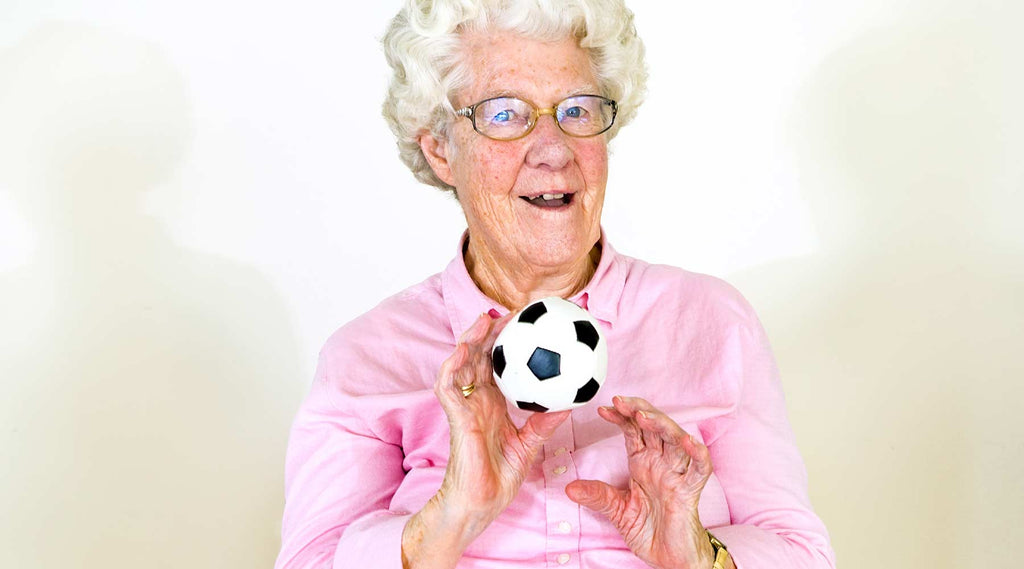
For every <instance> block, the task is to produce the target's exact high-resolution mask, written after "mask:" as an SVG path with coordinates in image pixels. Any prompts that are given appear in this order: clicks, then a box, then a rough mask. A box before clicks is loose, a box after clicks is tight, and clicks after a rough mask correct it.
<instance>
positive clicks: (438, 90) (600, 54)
mask: <svg viewBox="0 0 1024 569" xmlns="http://www.w3.org/2000/svg"><path fill="white" fill-rule="evenodd" d="M488 30H505V31H512V32H515V33H518V34H520V35H522V36H523V37H527V38H530V39H536V40H541V41H559V40H562V39H565V38H575V39H576V42H577V44H578V45H579V46H580V47H581V48H583V49H585V50H587V52H588V53H589V55H590V61H591V63H592V65H593V67H594V75H595V76H596V77H597V79H598V82H599V86H600V88H601V90H602V93H600V94H601V95H604V96H606V97H608V98H610V99H614V100H615V101H616V102H617V103H618V115H617V116H616V118H615V124H614V126H612V128H611V129H610V130H609V131H608V132H607V133H606V134H605V135H606V136H607V137H608V139H609V140H610V139H611V138H612V137H614V136H615V134H616V133H617V132H618V130H619V129H620V128H622V127H623V126H625V125H626V124H627V123H629V122H630V120H632V119H633V117H634V116H635V115H636V111H637V108H638V107H639V106H640V103H641V102H642V101H643V97H644V91H645V88H646V84H647V67H646V65H645V64H644V46H643V42H641V41H640V38H639V36H637V33H636V27H635V26H634V25H633V12H631V11H630V10H629V8H627V7H626V5H625V3H624V2H623V0H407V1H406V3H405V5H404V6H403V7H402V9H401V10H400V11H399V12H398V14H397V15H396V16H395V17H394V19H392V20H391V24H390V25H389V26H388V29H387V32H386V33H385V35H384V38H383V39H382V40H381V42H382V43H383V45H384V54H385V56H386V57H387V60H388V64H389V65H390V66H391V70H392V75H391V82H390V84H389V86H388V91H387V96H386V98H385V100H384V108H383V114H384V118H385V119H386V120H387V122H388V125H389V126H390V127H391V130H392V132H394V133H395V137H396V138H397V139H398V140H397V142H398V152H399V155H400V157H401V159H402V162H404V163H405V165H406V166H408V167H409V169H410V170H412V173H413V175H415V176H416V178H417V179H418V180H419V181H421V182H423V183H425V184H429V185H432V186H437V187H439V188H441V189H442V190H448V191H453V190H454V189H455V188H453V187H452V186H450V185H448V184H446V183H445V182H443V181H442V180H441V179H440V178H438V177H437V176H436V175H435V174H434V171H433V170H432V169H431V168H430V165H429V164H428V163H427V159H426V157H424V156H423V152H422V151H421V150H420V146H419V142H418V139H419V136H420V135H421V134H423V133H426V132H430V133H432V134H433V135H434V136H437V137H438V138H445V135H446V133H447V128H448V126H449V125H450V124H451V121H452V119H453V118H454V117H455V115H454V113H455V108H454V107H453V105H452V100H453V99H454V96H455V93H456V91H457V90H458V89H459V88H461V87H464V86H466V85H467V84H468V83H469V80H470V78H469V71H468V65H467V63H466V62H465V61H463V59H462V58H461V51H460V35H461V34H462V33H464V32H469V31H488Z"/></svg>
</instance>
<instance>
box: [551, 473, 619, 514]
mask: <svg viewBox="0 0 1024 569" xmlns="http://www.w3.org/2000/svg"><path fill="white" fill-rule="evenodd" d="M565 495H566V496H568V497H569V499H570V500H572V501H573V502H576V503H577V504H579V505H581V506H584V507H586V508H589V509H591V510H593V511H595V512H597V513H599V514H601V515H602V516H604V517H606V518H608V519H610V520H612V521H613V522H614V521H616V519H617V518H618V515H619V513H620V512H621V511H622V510H623V507H624V506H625V503H626V496H625V493H624V492H623V491H621V490H617V489H615V488H613V487H611V486H609V485H608V484H605V483H604V482H601V481H600V480H574V481H572V482H570V483H569V484H568V485H567V486H566V487H565Z"/></svg>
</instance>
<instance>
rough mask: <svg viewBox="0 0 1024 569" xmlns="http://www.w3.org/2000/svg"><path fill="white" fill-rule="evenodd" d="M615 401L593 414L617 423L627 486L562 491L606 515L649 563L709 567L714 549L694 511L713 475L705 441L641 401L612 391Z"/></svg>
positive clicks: (676, 568) (586, 484) (678, 568)
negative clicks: (623, 445)
mask: <svg viewBox="0 0 1024 569" xmlns="http://www.w3.org/2000/svg"><path fill="white" fill-rule="evenodd" d="M612 403H613V406H611V407H600V408H599V409H598V414H599V415H600V416H601V418H602V419H604V420H606V421H608V422H610V423H614V424H615V425H618V426H619V428H620V429H622V433H623V435H624V437H625V439H626V454H627V455H628V460H629V483H628V485H627V487H626V488H625V489H618V488H614V487H612V486H609V485H608V484H606V483H604V482H600V481H596V480H576V481H574V482H572V483H570V484H569V485H568V486H567V487H566V489H565V492H566V494H567V495H568V496H569V498H570V499H571V500H573V501H575V502H577V503H579V504H580V505H582V506H585V507H587V508H590V509H592V510H594V511H596V512H598V513H600V514H601V515H603V516H605V517H606V518H608V520H609V521H610V522H611V523H612V525H614V526H615V528H616V529H618V530H619V533H621V534H622V537H623V538H624V539H625V541H626V545H628V546H629V548H630V549H631V550H632V551H633V553H635V554H636V556H637V557H639V558H640V559H642V560H643V561H645V562H646V563H647V564H649V565H651V566H652V567H658V568H666V569H668V568H673V569H707V568H709V567H711V565H712V563H713V562H714V552H713V549H712V548H711V544H710V542H709V541H708V538H707V535H706V532H705V529H704V526H703V525H702V524H701V522H700V518H699V516H698V515H697V504H698V502H699V501H700V494H701V491H702V490H703V489H704V485H705V484H706V483H707V481H708V477H710V476H711V458H710V456H709V455H708V449H707V447H705V446H704V445H702V444H701V443H699V442H697V441H696V440H695V439H693V437H691V436H690V435H689V434H687V433H686V431H684V430H683V429H682V428H681V427H680V426H679V425H678V424H676V423H675V421H673V420H672V419H671V418H669V417H668V416H667V415H665V414H664V413H662V412H661V411H659V410H658V409H657V408H655V407H654V406H653V405H651V404H650V403H648V402H647V401H645V400H643V399H640V398H638V397H622V396H616V397H614V398H613V399H612Z"/></svg>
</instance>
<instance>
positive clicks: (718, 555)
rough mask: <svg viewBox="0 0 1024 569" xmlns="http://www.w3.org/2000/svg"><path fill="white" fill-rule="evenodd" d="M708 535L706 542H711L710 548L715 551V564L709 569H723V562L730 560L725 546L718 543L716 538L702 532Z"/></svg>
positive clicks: (709, 533)
mask: <svg viewBox="0 0 1024 569" xmlns="http://www.w3.org/2000/svg"><path fill="white" fill-rule="evenodd" d="M704 531H706V532H707V534H708V541H710V542H711V548H712V549H713V550H714V551H715V563H714V565H712V566H711V569H725V562H726V561H727V560H729V559H731V558H732V556H731V555H729V551H728V550H727V549H726V548H725V544H724V543H722V542H721V541H718V538H717V537H715V536H713V535H711V532H709V531H707V530H704Z"/></svg>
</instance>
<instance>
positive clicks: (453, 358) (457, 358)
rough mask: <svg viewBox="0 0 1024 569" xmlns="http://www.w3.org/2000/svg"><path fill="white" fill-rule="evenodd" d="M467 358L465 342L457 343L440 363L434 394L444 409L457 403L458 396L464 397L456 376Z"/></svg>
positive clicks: (467, 349) (467, 350)
mask: <svg viewBox="0 0 1024 569" xmlns="http://www.w3.org/2000/svg"><path fill="white" fill-rule="evenodd" d="M468 358H469V348H467V347H466V345H465V344H458V345H456V346H455V351H453V352H452V354H451V355H450V356H448V358H447V359H446V360H444V362H442V363H441V369H440V370H439V371H438V372H437V380H436V381H435V382H434V394H435V395H437V398H438V400H439V401H440V402H441V405H442V407H444V408H445V409H446V410H448V409H449V408H451V406H452V405H457V404H458V403H459V398H463V399H464V397H463V395H462V385H461V384H459V382H458V381H457V378H458V377H459V376H460V374H459V370H460V369H462V368H463V366H465V364H466V360H467V359H468Z"/></svg>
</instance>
